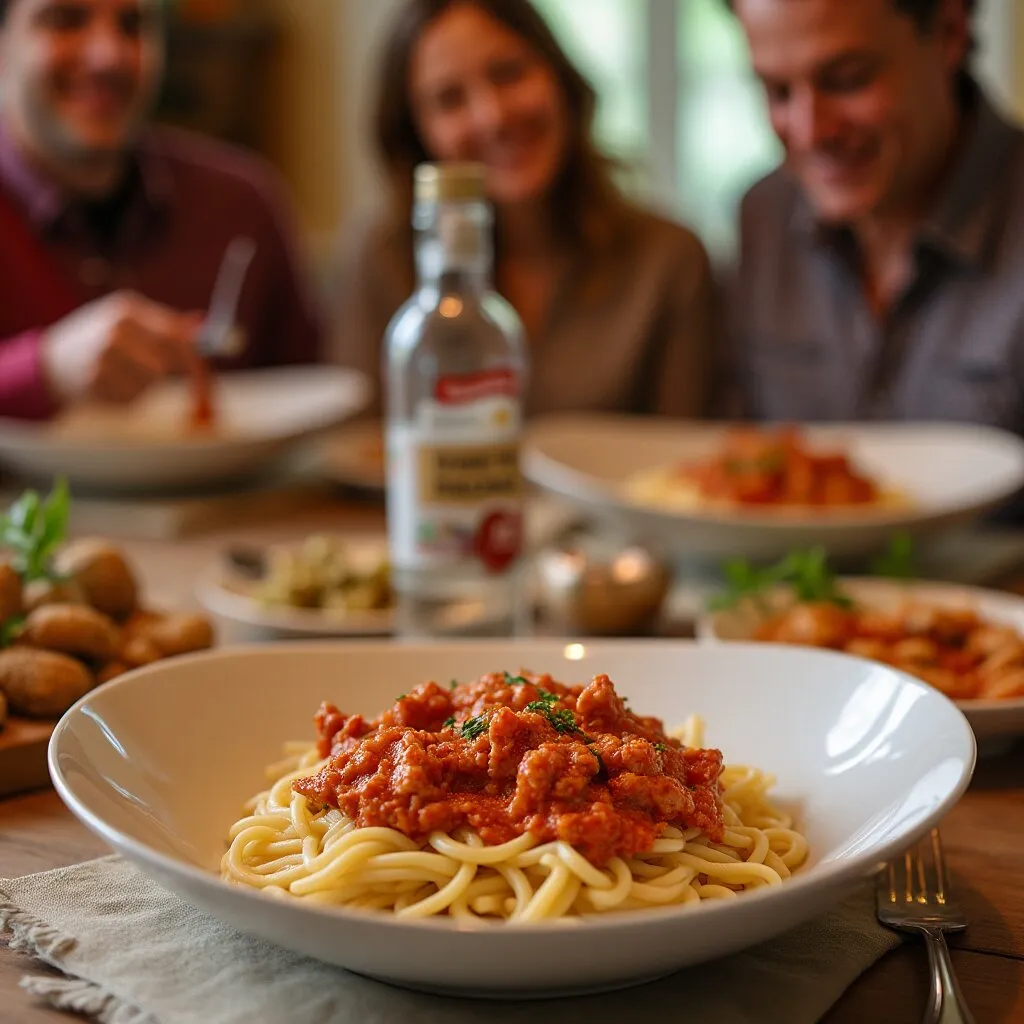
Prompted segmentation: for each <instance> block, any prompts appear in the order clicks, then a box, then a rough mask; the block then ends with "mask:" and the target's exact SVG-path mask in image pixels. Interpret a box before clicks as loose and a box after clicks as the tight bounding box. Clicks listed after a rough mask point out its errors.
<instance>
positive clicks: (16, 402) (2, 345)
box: [0, 330, 59, 420]
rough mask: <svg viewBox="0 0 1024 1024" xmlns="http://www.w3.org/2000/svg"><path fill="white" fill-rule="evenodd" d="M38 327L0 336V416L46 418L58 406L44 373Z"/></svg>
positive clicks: (28, 418) (30, 418)
mask: <svg viewBox="0 0 1024 1024" xmlns="http://www.w3.org/2000/svg"><path fill="white" fill-rule="evenodd" d="M42 337H43V332H42V331H39V330H33V331H25V332H24V333H23V334H16V335H14V337H12V338H3V339H0V416H11V417H14V418H15V419H22V420H46V419H49V418H50V417H51V416H53V415H54V414H55V413H56V412H57V410H58V408H59V407H58V404H57V402H56V400H55V399H54V397H53V395H52V394H51V393H50V389H49V387H48V386H47V383H46V378H45V376H44V374H43V361H42V352H41V348H42Z"/></svg>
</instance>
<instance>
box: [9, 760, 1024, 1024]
mask: <svg viewBox="0 0 1024 1024" xmlns="http://www.w3.org/2000/svg"><path fill="white" fill-rule="evenodd" d="M0 823H2V826H0V870H2V872H3V873H4V874H7V873H10V874H11V875H19V874H26V873H28V872H31V871H43V870H45V869H47V868H54V867H59V866H62V865H65V864H74V863H76V862H78V861H81V860H86V859H88V858H90V857H96V856H101V855H103V854H105V853H107V852H109V851H108V850H107V849H106V847H105V846H104V844H103V843H102V842H101V841H100V840H99V839H97V838H96V837H95V836H93V835H92V834H91V833H90V832H88V831H87V830H86V829H85V827H84V826H82V825H80V824H79V823H78V822H77V821H76V819H74V818H73V817H72V816H71V814H70V813H69V812H68V811H67V810H65V808H64V805H63V804H62V803H61V802H60V800H59V799H58V797H57V796H56V794H54V793H52V792H41V793H35V794H31V795H28V796H23V797H18V798H15V799H12V800H7V801H4V802H3V803H0ZM942 834H943V839H944V842H945V847H946V852H947V854H948V858H949V865H950V869H951V871H952V873H953V877H954V881H955V885H956V894H957V897H958V899H959V900H960V902H961V903H962V905H963V907H964V909H965V911H966V913H967V917H968V919H969V921H970V927H969V929H968V931H967V933H966V934H965V935H964V936H963V938H962V939H961V940H960V941H958V942H956V946H955V949H954V952H953V961H954V964H955V966H956V970H957V974H958V977H959V979H960V983H961V985H962V986H963V990H964V993H965V995H966V997H967V999H968V1001H969V1003H970V1005H971V1007H972V1009H973V1011H974V1014H975V1017H976V1018H977V1021H978V1024H999V1022H1005V1024H1011V1022H1013V1021H1022V1020H1024V855H1022V854H1021V837H1022V836H1024V743H1021V744H1018V745H1017V746H1016V747H1015V748H1013V749H1012V750H1011V751H1010V752H1009V753H1007V754H1005V755H1004V756H1001V757H998V758H993V759H991V760H989V759H986V760H984V761H982V762H980V764H979V766H978V770H977V773H976V775H975V779H974V782H973V784H972V786H971V788H970V790H969V791H968V793H967V795H966V796H965V797H964V798H963V799H962V800H961V801H960V803H959V804H958V805H957V806H956V808H954V810H953V811H952V812H951V813H950V815H949V817H948V818H947V819H946V821H945V822H944V823H943V826H942ZM42 969H43V968H40V967H39V966H38V965H37V964H35V963H34V962H32V961H30V960H28V959H27V958H26V957H24V956H21V955H19V954H16V953H12V952H11V951H10V950H8V949H7V948H6V947H3V948H0V1022H2V1024H33V1022H35V1021H40V1022H41V1021H45V1020H54V1021H56V1020H61V1019H65V1020H66V1019H67V1017H66V1015H64V1014H59V1013H56V1012H55V1011H52V1010H49V1009H47V1008H46V1007H44V1006H42V1005H41V1004H39V1003H38V1002H35V1001H33V1000H32V999H31V998H30V997H29V996H27V995H26V994H25V993H24V992H22V991H21V990H20V989H19V988H18V979H19V978H20V977H21V975H22V974H24V973H26V972H29V971H38V970H42ZM925 969H926V961H925V955H924V947H923V945H922V944H920V943H918V942H908V943H907V944H905V945H904V946H902V947H901V948H900V949H898V950H897V951H896V952H894V953H892V954H891V955H890V956H888V957H886V958H885V959H884V960H882V961H881V962H880V963H879V964H877V965H876V966H875V967H874V968H872V969H871V970H869V971H868V972H867V973H866V974H865V975H863V977H861V979H860V980H859V981H857V982H856V983H855V984H854V986H853V988H852V989H851V990H850V991H849V992H848V993H847V994H846V995H845V996H844V997H843V999H842V1000H841V1001H840V1002H839V1004H838V1005H837V1006H836V1007H835V1008H834V1009H833V1011H832V1012H831V1013H830V1014H829V1015H828V1016H827V1017H826V1018H825V1021H824V1024H863V1022H864V1021H871V1022H872V1024H916V1022H917V1021H919V1020H920V1018H921V1014H922V1013H923V1011H924V1003H925V989H926V981H927V977H926V974H925Z"/></svg>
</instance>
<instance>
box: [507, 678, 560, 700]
mask: <svg viewBox="0 0 1024 1024" xmlns="http://www.w3.org/2000/svg"><path fill="white" fill-rule="evenodd" d="M528 681H529V680H527V679H525V678H523V676H513V675H509V673H508V672H506V673H505V685H506V686H522V685H523V684H524V683H526V682H528ZM556 699H557V698H556Z"/></svg>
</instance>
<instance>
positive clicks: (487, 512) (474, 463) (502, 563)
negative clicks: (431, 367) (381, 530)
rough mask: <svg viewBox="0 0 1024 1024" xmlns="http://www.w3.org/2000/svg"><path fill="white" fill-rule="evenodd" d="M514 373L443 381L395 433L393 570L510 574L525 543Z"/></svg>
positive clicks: (391, 433) (391, 454)
mask: <svg viewBox="0 0 1024 1024" xmlns="http://www.w3.org/2000/svg"><path fill="white" fill-rule="evenodd" d="M518 393H519V386H518V380H517V378H516V375H515V374H514V373H513V372H511V371H507V370H492V371H484V372H481V373H473V374H463V375H459V376H446V377H443V378H441V379H439V380H438V381H437V384H436V386H435V388H434V393H433V395H432V396H431V397H430V398H429V399H427V400H425V401H422V402H420V404H419V406H418V407H417V409H416V411H415V415H414V417H413V420H412V422H411V423H409V424H396V425H392V426H389V428H388V460H387V461H388V535H389V543H390V546H391V558H392V561H393V562H394V564H395V565H396V566H402V567H405V568H427V567H433V566H438V567H440V566H447V565H453V564H459V563H469V562H473V561H476V562H478V563H479V564H481V565H482V566H483V568H484V569H486V570H487V571H488V572H492V573H500V572H503V571H504V570H506V569H508V568H509V567H510V566H511V565H512V564H513V563H514V562H515V560H516V559H517V558H518V557H519V554H520V552H521V550H522V546H523V507H522V506H523V480H522V474H521V472H520V468H519V436H520V431H521V416H520V409H519V396H518Z"/></svg>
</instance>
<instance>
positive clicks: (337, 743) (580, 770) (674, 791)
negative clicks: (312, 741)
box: [293, 672, 723, 866]
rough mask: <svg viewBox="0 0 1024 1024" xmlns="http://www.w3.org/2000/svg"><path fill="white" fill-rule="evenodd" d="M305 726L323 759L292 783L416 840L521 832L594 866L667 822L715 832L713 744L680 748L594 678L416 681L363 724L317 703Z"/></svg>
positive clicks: (639, 847)
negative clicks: (310, 725)
mask: <svg viewBox="0 0 1024 1024" xmlns="http://www.w3.org/2000/svg"><path fill="white" fill-rule="evenodd" d="M316 726H317V734H318V744H319V750H320V754H321V756H322V757H327V756H328V755H330V760H329V761H328V762H327V763H326V764H325V765H324V767H323V768H322V769H321V770H320V771H319V772H318V773H317V774H316V775H313V776H311V777H309V778H305V779H298V780H296V781H295V782H294V783H293V786H294V788H295V790H296V791H297V792H299V793H301V794H303V795H304V796H306V797H307V798H308V799H309V800H310V801H311V802H312V803H314V804H317V805H327V806H330V807H337V808H339V809H340V810H341V811H342V812H343V813H345V814H347V815H348V816H349V817H350V818H352V819H353V820H354V821H355V822H356V823H357V824H358V825H360V826H363V827H369V826H385V827H388V828H393V829H397V830H398V831H400V832H403V833H405V835H407V836H409V837H410V838H412V839H414V840H417V841H424V840H426V838H427V836H428V835H429V834H430V833H431V832H447V833H451V832H454V831H455V830H456V829H458V828H460V827H463V826H468V827H469V828H471V829H474V830H475V831H476V832H477V833H479V835H480V837H481V838H482V839H483V841H484V842H485V843H486V844H488V845H495V844H498V843H503V842H507V841H508V840H510V839H515V838H516V837H517V836H519V835H522V834H523V833H524V832H526V831H529V832H530V833H532V834H533V835H534V836H535V837H536V838H537V840H538V841H539V842H548V841H551V840H555V839H561V840H564V841H565V842H567V843H570V844H571V845H572V846H573V847H575V848H576V849H577V850H578V851H579V852H580V853H581V854H583V856H584V857H586V858H587V860H589V861H590V862H591V863H592V864H595V865H598V866H602V865H604V864H607V862H608V861H609V860H610V859H611V858H612V857H630V856H632V855H634V854H637V853H643V852H645V851H647V850H649V849H650V848H651V846H652V844H653V843H654V841H655V839H657V837H658V835H659V834H660V833H661V831H662V830H663V828H664V826H665V825H666V824H671V825H676V826H678V827H679V828H683V829H685V828H688V827H696V828H699V829H701V830H702V831H703V832H705V833H706V834H707V835H708V836H710V837H711V839H712V840H720V839H721V837H722V832H723V824H722V807H721V799H720V790H719V776H720V775H721V772H722V755H721V752H720V751H718V750H701V749H688V748H684V747H682V746H680V744H679V743H678V741H676V740H672V739H670V738H669V737H668V736H666V735H665V731H664V727H663V726H662V723H661V722H660V721H659V720H658V719H656V718H641V717H639V716H637V715H635V714H633V712H632V711H629V710H628V709H627V708H626V706H625V704H624V702H623V700H622V698H620V697H619V695H618V694H617V693H616V692H615V687H614V686H613V685H612V682H611V680H610V679H609V678H608V677H607V676H604V675H600V676H596V677H595V678H594V680H593V681H592V682H591V683H590V685H589V686H585V687H584V686H573V687H567V686H563V685H561V684H560V683H556V682H555V681H554V680H552V679H551V677H550V676H547V675H534V674H532V673H528V672H524V673H522V674H521V675H519V676H510V675H509V674H508V673H504V672H503V673H495V674H491V675H486V676H484V677H483V678H481V679H480V680H478V681H477V682H474V683H465V684H462V685H457V684H455V683H454V682H453V683H452V684H451V685H450V686H448V687H443V686H439V685H438V684H437V683H433V682H431V683H424V684H423V685H422V686H419V687H417V689H415V690H414V691H413V692H412V693H410V694H408V695H403V696H402V697H400V698H399V699H398V700H397V701H396V702H395V704H394V706H393V707H391V708H390V709H389V710H387V711H385V712H384V714H383V715H381V717H380V718H379V719H378V720H377V721H373V722H371V721H367V720H366V719H365V718H363V717H362V716H361V715H350V716H346V715H343V714H342V713H341V712H340V711H338V709H337V708H336V707H334V706H333V705H332V704H326V703H325V704H323V705H321V707H320V710H319V711H318V712H317V715H316Z"/></svg>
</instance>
